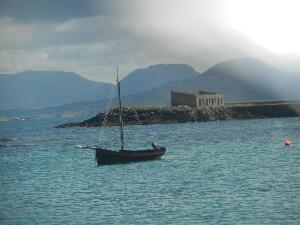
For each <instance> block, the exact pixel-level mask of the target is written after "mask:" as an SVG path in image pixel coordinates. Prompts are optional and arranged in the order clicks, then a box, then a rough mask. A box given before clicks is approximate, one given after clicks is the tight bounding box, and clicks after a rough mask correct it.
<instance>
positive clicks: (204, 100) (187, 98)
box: [171, 91, 224, 108]
mask: <svg viewBox="0 0 300 225" xmlns="http://www.w3.org/2000/svg"><path fill="white" fill-rule="evenodd" d="M171 105H172V106H178V105H187V106H190V107H193V108H201V107H219V106H223V105H224V95H222V94H217V93H214V92H208V91H171Z"/></svg>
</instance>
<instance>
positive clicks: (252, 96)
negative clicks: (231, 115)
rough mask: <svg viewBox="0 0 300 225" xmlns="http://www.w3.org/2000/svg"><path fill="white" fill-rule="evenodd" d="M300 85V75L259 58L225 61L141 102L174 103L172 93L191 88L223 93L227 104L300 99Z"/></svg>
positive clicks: (161, 88)
mask: <svg viewBox="0 0 300 225" xmlns="http://www.w3.org/2000/svg"><path fill="white" fill-rule="evenodd" d="M299 84H300V74H295V73H289V72H286V71H283V70H280V69H277V68H275V67H274V66H272V65H270V64H267V63H264V62H263V61H260V60H258V59H255V58H242V59H235V60H228V61H224V62H221V63H219V64H217V65H215V66H213V67H211V68H210V69H208V70H207V71H206V72H204V73H203V74H201V75H199V76H197V77H193V78H190V79H186V80H183V81H175V82H170V83H168V84H165V85H162V86H159V87H156V88H154V89H152V90H149V91H146V92H144V93H141V94H140V95H139V99H144V100H145V102H147V101H149V100H150V99H151V102H152V104H155V103H156V104H170V91H171V90H191V89H193V90H206V91H212V92H219V93H223V94H224V95H225V101H227V102H239V101H264V100H286V99H299V98H300V88H299ZM150 96H151V98H150ZM146 100H147V101H146ZM136 101H137V102H140V101H141V100H138V99H137V100H136Z"/></svg>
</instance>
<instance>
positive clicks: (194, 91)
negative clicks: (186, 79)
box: [172, 90, 218, 95]
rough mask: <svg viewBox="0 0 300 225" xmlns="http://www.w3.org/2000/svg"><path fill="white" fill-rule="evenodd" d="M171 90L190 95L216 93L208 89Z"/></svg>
mask: <svg viewBox="0 0 300 225" xmlns="http://www.w3.org/2000/svg"><path fill="white" fill-rule="evenodd" d="M172 92H177V93H182V94H190V95H207V94H210V95H212V94H214V95H215V94H218V93H216V92H209V91H202V90H186V91H174V90H172Z"/></svg>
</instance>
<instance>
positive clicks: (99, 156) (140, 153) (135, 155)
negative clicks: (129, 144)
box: [94, 69, 166, 164]
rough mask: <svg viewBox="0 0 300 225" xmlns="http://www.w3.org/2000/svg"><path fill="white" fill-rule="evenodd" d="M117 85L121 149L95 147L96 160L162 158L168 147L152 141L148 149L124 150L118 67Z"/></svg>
mask: <svg viewBox="0 0 300 225" xmlns="http://www.w3.org/2000/svg"><path fill="white" fill-rule="evenodd" d="M117 86H118V100H119V126H120V140H121V149H120V150H119V151H114V150H108V149H104V148H101V147H96V148H94V149H95V151H96V160H97V163H98V164H116V163H128V162H137V161H145V160H153V159H157V158H160V157H161V156H162V155H164V154H165V152H166V148H164V147H159V146H157V145H156V144H154V143H152V149H148V150H135V151H131V150H124V129H123V127H124V126H123V113H122V102H121V88H120V80H119V70H118V69H117Z"/></svg>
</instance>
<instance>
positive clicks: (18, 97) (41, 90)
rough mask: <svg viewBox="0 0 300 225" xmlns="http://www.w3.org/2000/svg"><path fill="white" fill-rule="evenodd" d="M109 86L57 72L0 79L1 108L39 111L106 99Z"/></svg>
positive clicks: (42, 72) (24, 74)
mask: <svg viewBox="0 0 300 225" xmlns="http://www.w3.org/2000/svg"><path fill="white" fill-rule="evenodd" d="M111 87H112V84H109V83H99V82H95V81H91V80H88V79H85V78H83V77H81V76H79V75H77V74H75V73H71V72H60V71H32V70H29V71H25V72H21V73H17V74H14V75H0V108H2V109H3V108H41V107H47V106H57V105H62V104H66V103H70V102H80V101H89V100H96V99H101V98H102V99H103V98H107V97H108V94H109V91H110V89H111Z"/></svg>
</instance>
